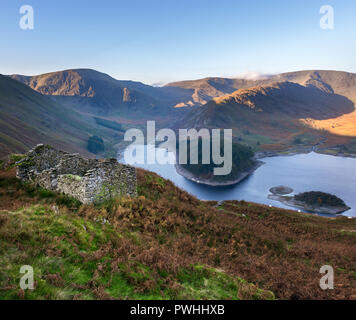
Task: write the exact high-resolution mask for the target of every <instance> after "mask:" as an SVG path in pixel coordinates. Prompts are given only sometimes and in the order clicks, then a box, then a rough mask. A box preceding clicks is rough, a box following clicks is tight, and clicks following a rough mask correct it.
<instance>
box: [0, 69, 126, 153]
mask: <svg viewBox="0 0 356 320" xmlns="http://www.w3.org/2000/svg"><path fill="white" fill-rule="evenodd" d="M94 134H96V135H99V136H102V137H103V138H104V139H106V142H107V143H110V142H111V141H112V140H113V141H116V143H117V142H118V140H121V138H120V137H121V135H122V134H120V133H118V132H117V131H116V130H113V129H110V128H105V127H103V126H100V125H98V124H97V123H96V122H95V120H94V119H93V118H92V117H90V116H85V115H79V114H78V113H77V112H75V111H74V110H71V109H68V108H66V107H65V106H63V105H61V104H59V103H57V102H55V101H53V100H52V99H51V98H50V97H47V96H44V95H42V94H40V93H38V92H36V91H34V90H32V89H31V88H29V87H28V86H26V85H24V84H22V83H20V82H18V81H15V80H12V79H10V78H8V77H5V76H1V75H0V157H2V156H4V155H6V154H9V153H11V152H24V151H27V150H28V149H29V148H32V147H33V146H35V145H36V144H38V143H49V144H52V145H54V146H57V147H58V148H60V149H63V150H67V151H69V152H80V153H83V154H87V155H89V153H88V152H87V141H88V138H89V137H90V136H92V135H94Z"/></svg>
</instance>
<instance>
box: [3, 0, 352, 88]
mask: <svg viewBox="0 0 356 320" xmlns="http://www.w3.org/2000/svg"><path fill="white" fill-rule="evenodd" d="M26 4H27V5H31V6H32V7H33V8H34V30H22V29H21V28H20V27H19V20H20V17H21V15H20V13H19V9H20V7H21V6H22V5H26ZM325 4H327V5H332V6H333V8H334V11H335V29H334V30H323V29H321V28H320V18H321V17H322V15H321V14H320V13H319V10H320V7H321V6H322V5H325ZM0 42H1V44H0V73H2V74H12V73H20V74H40V73H45V72H50V71H57V70H63V69H69V68H93V69H96V70H99V71H102V72H105V73H108V74H110V75H111V76H113V77H115V78H117V79H132V80H139V81H143V82H146V83H158V82H167V81H172V80H183V79H196V78H201V77H205V76H235V75H240V74H246V73H249V72H260V73H278V72H285V71H294V70H302V69H333V70H344V71H350V72H356V1H355V0H321V1H320V0H264V1H262V0H246V1H239V0H126V1H123V0H100V1H96V0H1V1H0Z"/></svg>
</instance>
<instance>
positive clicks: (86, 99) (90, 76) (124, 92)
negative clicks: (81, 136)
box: [10, 69, 186, 117]
mask: <svg viewBox="0 0 356 320" xmlns="http://www.w3.org/2000/svg"><path fill="white" fill-rule="evenodd" d="M10 77H12V78H13V79H16V80H18V81H21V82H23V83H25V84H26V85H28V86H29V87H31V88H32V89H34V90H36V91H38V92H40V93H42V94H44V95H52V96H55V97H56V99H57V100H58V101H60V102H62V103H66V104H68V105H70V106H72V107H74V108H77V109H78V110H81V111H89V112H92V113H95V114H101V115H107V114H114V115H121V116H127V115H130V116H133V115H135V114H136V116H137V115H138V116H141V117H144V116H148V115H152V114H159V113H166V112H168V111H169V107H170V106H171V105H174V103H176V102H177V101H179V100H180V99H182V98H183V99H184V97H185V96H186V94H185V93H184V92H185V90H184V89H180V88H176V89H172V88H156V87H151V86H148V85H145V84H143V83H140V82H135V81H120V80H116V79H114V78H112V77H110V76H109V75H107V74H105V73H101V72H98V71H95V70H91V69H74V70H65V71H58V72H52V73H47V74H42V75H38V76H22V75H12V76H10Z"/></svg>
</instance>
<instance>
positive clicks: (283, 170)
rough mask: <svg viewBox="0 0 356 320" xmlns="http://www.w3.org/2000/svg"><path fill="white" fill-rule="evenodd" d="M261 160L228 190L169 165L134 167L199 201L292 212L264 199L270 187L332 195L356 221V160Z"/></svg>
mask: <svg viewBox="0 0 356 320" xmlns="http://www.w3.org/2000/svg"><path fill="white" fill-rule="evenodd" d="M142 148H145V147H144V146H142ZM160 152H162V149H161V150H160ZM168 156H169V155H168ZM261 160H262V161H264V162H265V164H264V165H263V166H261V167H260V168H258V169H257V170H256V171H255V172H254V173H253V174H252V175H251V176H249V177H248V178H247V179H246V180H244V181H242V182H241V183H240V184H238V185H236V186H231V187H209V186H204V185H199V184H196V183H194V182H191V181H189V180H187V179H185V178H183V177H182V176H180V175H179V174H177V172H176V170H175V168H174V165H171V164H166V165H160V164H150V165H148V164H140V165H137V166H139V167H141V168H144V169H147V170H150V171H153V172H156V173H157V174H159V175H160V176H162V177H164V178H166V179H169V180H171V181H173V182H174V184H175V185H177V186H178V187H180V188H182V189H184V190H186V191H188V192H189V193H191V194H193V195H195V196H196V197H198V198H199V199H201V200H246V201H251V202H257V203H263V204H267V205H273V206H276V207H281V208H289V209H291V208H290V207H287V206H285V205H283V204H282V203H280V202H278V201H274V200H270V199H268V198H267V196H268V194H269V191H268V190H269V189H270V188H271V187H274V186H277V185H285V186H289V187H291V188H293V189H294V193H299V192H305V191H322V192H327V193H331V194H335V195H336V196H338V197H339V198H341V199H343V200H344V201H345V203H346V204H347V205H348V206H349V207H351V209H350V210H349V211H347V212H345V213H344V215H347V216H354V217H356V159H352V158H343V157H334V156H328V155H322V154H317V153H315V152H311V153H309V154H300V155H294V156H279V157H272V158H264V159H261Z"/></svg>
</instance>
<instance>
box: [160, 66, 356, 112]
mask: <svg viewBox="0 0 356 320" xmlns="http://www.w3.org/2000/svg"><path fill="white" fill-rule="evenodd" d="M286 81H287V82H294V83H297V84H300V85H303V86H307V85H314V86H316V87H318V88H320V89H322V90H324V91H329V92H335V93H336V94H340V95H343V96H345V97H347V98H348V99H350V100H352V101H354V102H355V100H356V74H354V73H347V72H342V71H327V70H310V71H297V72H289V73H282V74H277V75H274V76H268V77H264V78H261V79H257V80H248V79H229V78H205V79H199V80H191V81H180V82H174V83H169V84H167V85H166V87H174V88H182V89H186V90H190V94H191V95H190V98H189V99H188V100H187V101H184V102H183V101H182V103H183V104H186V105H189V104H190V105H202V104H205V103H207V102H208V101H209V100H212V99H213V98H216V97H221V96H223V95H226V94H231V93H232V92H234V91H236V90H238V89H246V88H251V87H256V86H263V85H269V84H272V83H275V82H286Z"/></svg>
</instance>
